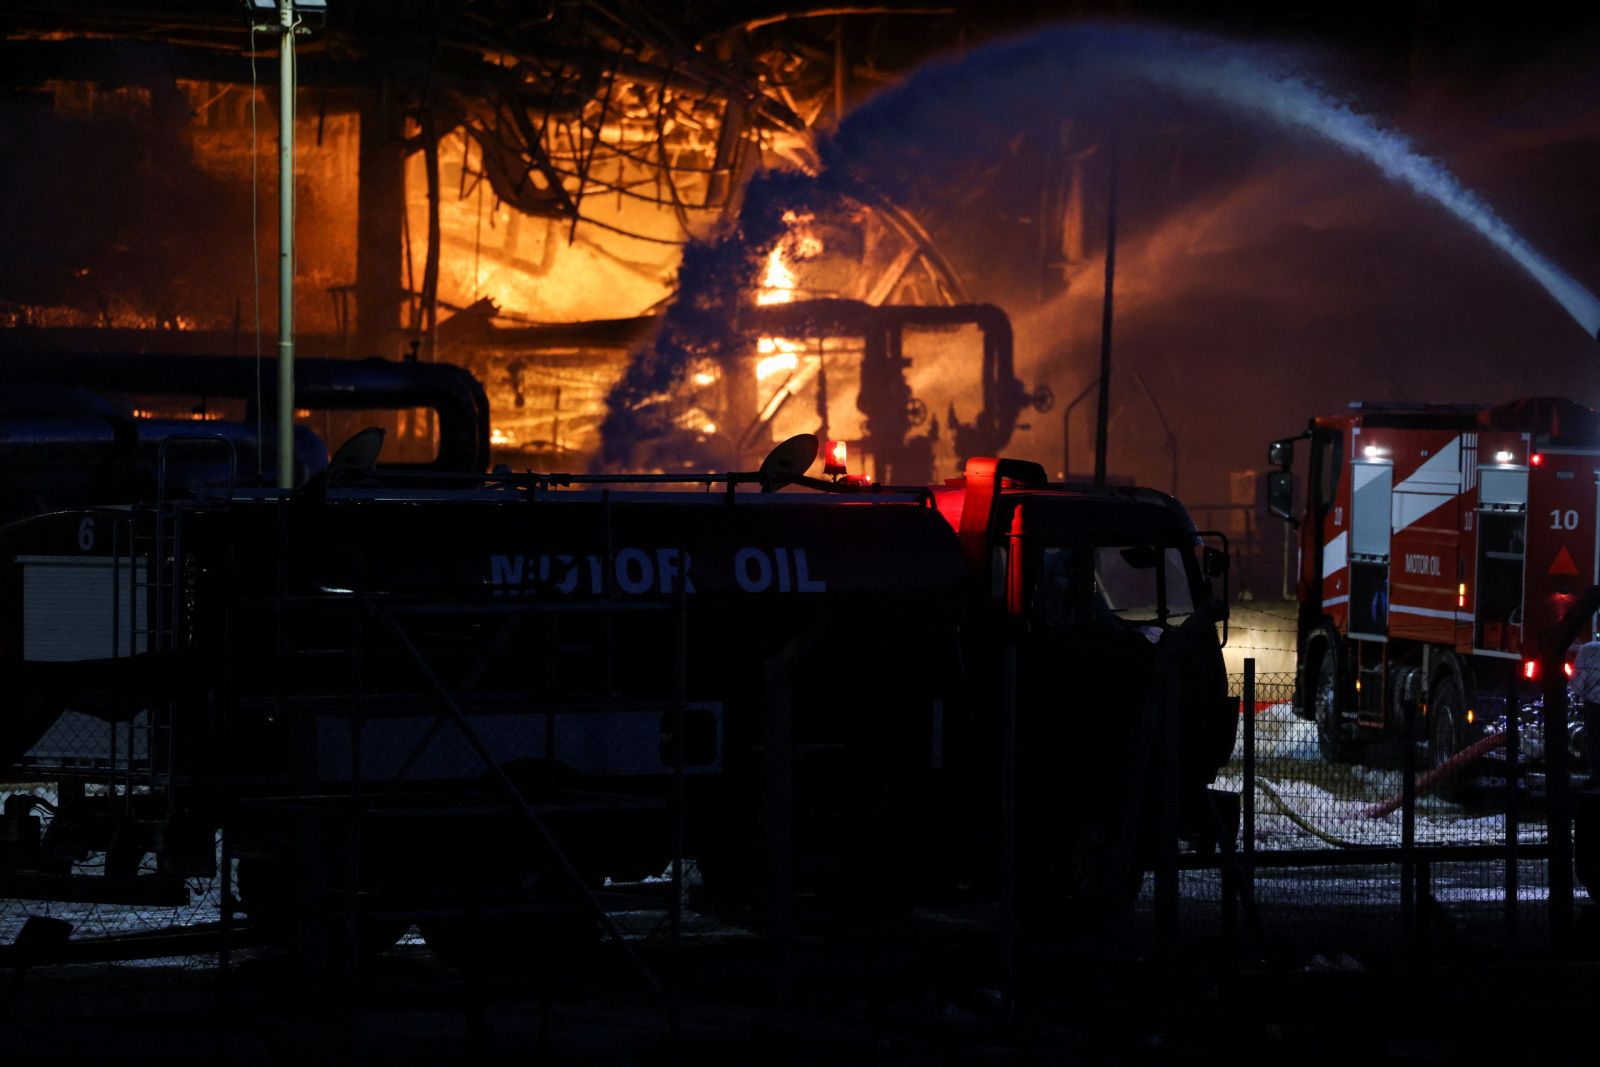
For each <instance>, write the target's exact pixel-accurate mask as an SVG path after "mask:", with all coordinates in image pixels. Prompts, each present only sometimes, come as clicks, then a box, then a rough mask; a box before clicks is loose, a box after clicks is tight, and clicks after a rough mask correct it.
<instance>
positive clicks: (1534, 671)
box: [1522, 659, 1539, 682]
mask: <svg viewBox="0 0 1600 1067" xmlns="http://www.w3.org/2000/svg"><path fill="white" fill-rule="evenodd" d="M1522 676H1523V677H1524V678H1526V679H1528V681H1530V682H1531V681H1533V680H1534V679H1535V678H1537V677H1539V661H1538V660H1536V659H1525V660H1523V661H1522Z"/></svg>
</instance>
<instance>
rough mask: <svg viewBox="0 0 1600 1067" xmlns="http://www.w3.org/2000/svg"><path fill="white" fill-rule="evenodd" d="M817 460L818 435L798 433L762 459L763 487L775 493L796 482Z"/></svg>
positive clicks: (761, 475) (761, 474)
mask: <svg viewBox="0 0 1600 1067" xmlns="http://www.w3.org/2000/svg"><path fill="white" fill-rule="evenodd" d="M816 461H817V435H816V434H811V433H797V434H795V435H794V436H793V437H791V438H789V439H788V440H787V441H784V442H783V443H782V444H780V445H778V446H777V447H775V448H774V449H773V450H772V451H771V452H768V453H767V458H766V459H764V460H762V461H761V471H760V477H761V488H762V489H763V490H765V491H766V492H769V493H773V492H776V491H777V490H779V489H782V488H783V487H784V486H786V485H788V484H790V483H791V482H794V481H795V480H796V479H798V478H800V477H801V476H802V475H804V474H805V472H806V471H808V470H810V469H811V465H812V464H813V463H815V462H816Z"/></svg>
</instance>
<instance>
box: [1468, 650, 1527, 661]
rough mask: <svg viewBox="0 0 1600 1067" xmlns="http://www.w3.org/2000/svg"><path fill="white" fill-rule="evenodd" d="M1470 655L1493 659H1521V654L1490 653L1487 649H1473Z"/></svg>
mask: <svg viewBox="0 0 1600 1067" xmlns="http://www.w3.org/2000/svg"><path fill="white" fill-rule="evenodd" d="M1472 654H1473V655H1474V656H1491V657H1493V658H1494V659H1521V658H1522V655H1521V653H1518V652H1491V651H1490V650H1489V649H1487V648H1475V649H1473V650H1472Z"/></svg>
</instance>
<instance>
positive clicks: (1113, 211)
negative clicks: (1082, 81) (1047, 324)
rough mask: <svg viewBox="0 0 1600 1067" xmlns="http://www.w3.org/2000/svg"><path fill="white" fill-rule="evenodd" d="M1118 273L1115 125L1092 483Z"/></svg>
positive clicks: (1105, 412)
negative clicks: (1113, 293)
mask: <svg viewBox="0 0 1600 1067" xmlns="http://www.w3.org/2000/svg"><path fill="white" fill-rule="evenodd" d="M1116 276H1117V128H1116V126H1112V127H1111V191H1110V193H1109V194H1108V195H1107V198H1106V294H1105V301H1104V303H1103V305H1102V307H1101V313H1100V403H1099V412H1098V416H1099V421H1098V422H1097V423H1096V425H1095V437H1094V484H1095V485H1105V484H1106V422H1107V421H1108V420H1109V418H1110V409H1111V294H1112V290H1113V288H1114V283H1115V281H1116Z"/></svg>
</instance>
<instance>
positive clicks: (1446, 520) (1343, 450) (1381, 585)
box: [1268, 398, 1600, 764]
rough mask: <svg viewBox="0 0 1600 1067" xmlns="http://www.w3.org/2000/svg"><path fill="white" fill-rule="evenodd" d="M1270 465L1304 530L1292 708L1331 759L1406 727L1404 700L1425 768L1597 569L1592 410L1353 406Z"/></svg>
mask: <svg viewBox="0 0 1600 1067" xmlns="http://www.w3.org/2000/svg"><path fill="white" fill-rule="evenodd" d="M1301 440H1305V441H1308V442H1309V444H1310V449H1309V451H1310V462H1309V468H1308V476H1307V479H1306V490H1305V493H1304V499H1303V501H1302V502H1301V504H1300V507H1299V508H1298V509H1297V508H1296V507H1295V506H1294V496H1295V494H1294V491H1293V475H1292V473H1291V468H1292V466H1293V463H1294V447H1295V443H1296V442H1297V441H1301ZM1269 462H1270V463H1271V465H1272V466H1273V467H1276V468H1277V469H1276V470H1274V471H1272V472H1271V473H1270V474H1269V475H1268V502H1269V506H1270V508H1271V510H1272V512H1273V513H1274V514H1276V515H1278V516H1280V517H1282V518H1284V519H1287V520H1288V521H1289V522H1291V523H1294V524H1295V525H1297V526H1298V527H1299V535H1300V567H1299V585H1298V589H1299V601H1300V609H1299V620H1298V631H1299V634H1298V645H1297V647H1298V650H1299V656H1298V676H1297V683H1298V692H1299V694H1300V699H1299V700H1297V701H1296V707H1297V710H1298V711H1299V712H1300V714H1301V715H1302V717H1304V718H1306V719H1314V720H1315V721H1316V723H1317V733H1318V738H1319V740H1320V743H1321V749H1322V753H1323V755H1324V756H1325V757H1326V758H1328V759H1330V760H1349V759H1354V758H1356V757H1357V756H1358V755H1360V754H1361V752H1362V750H1363V749H1364V747H1365V746H1366V744H1367V743H1368V742H1373V741H1378V740H1380V739H1386V738H1387V739H1392V738H1394V737H1396V736H1400V735H1399V731H1400V730H1402V729H1403V728H1404V727H1405V725H1406V723H1405V711H1404V709H1405V707H1406V706H1407V703H1408V702H1409V701H1412V700H1416V701H1420V702H1422V704H1423V706H1425V707H1426V709H1427V719H1426V722H1425V723H1423V724H1419V728H1418V734H1417V736H1418V737H1420V738H1423V739H1425V740H1426V742H1427V746H1428V751H1429V754H1430V757H1431V759H1432V761H1433V762H1434V763H1436V764H1437V763H1440V762H1443V761H1444V760H1446V759H1448V758H1449V757H1450V756H1451V755H1453V754H1454V753H1456V752H1458V751H1459V750H1461V749H1462V748H1463V747H1465V746H1466V745H1467V744H1468V743H1469V741H1471V740H1472V739H1473V737H1474V736H1475V735H1477V734H1478V733H1481V732H1482V730H1483V729H1484V728H1485V727H1486V726H1487V725H1488V724H1489V721H1490V720H1491V719H1492V718H1494V717H1496V716H1498V715H1500V714H1502V713H1503V712H1504V708H1505V702H1506V698H1505V694H1506V692H1507V688H1508V685H1510V684H1513V683H1514V682H1516V681H1519V680H1520V681H1522V682H1523V683H1524V684H1527V685H1528V686H1529V687H1530V689H1531V686H1532V684H1533V679H1534V678H1535V675H1536V672H1537V664H1536V662H1535V657H1536V655H1537V654H1538V652H1539V651H1540V642H1541V641H1542V640H1544V639H1545V635H1547V634H1548V633H1550V632H1552V631H1553V630H1554V628H1555V625H1556V622H1557V620H1558V619H1559V618H1560V617H1561V615H1562V613H1563V611H1564V610H1565V608H1566V606H1567V605H1568V604H1570V603H1571V601H1572V598H1573V597H1575V596H1576V595H1577V594H1578V593H1580V592H1582V591H1583V590H1584V589H1586V588H1587V587H1588V586H1589V585H1591V584H1593V583H1594V581H1595V578H1596V572H1597V569H1600V518H1597V508H1600V417H1597V416H1596V413H1595V412H1594V411H1592V410H1590V409H1589V408H1587V407H1584V406H1582V405H1580V404H1577V403H1575V402H1573V401H1570V400H1562V399H1551V398H1536V399H1527V400H1518V401H1514V402H1511V403H1507V404H1502V405H1499V406H1483V405H1466V404H1460V405H1458V404H1448V405H1445V404H1387V403H1378V404H1374V403H1355V404H1352V405H1350V408H1349V410H1347V411H1345V412H1343V413H1340V414H1337V415H1324V416H1318V417H1316V418H1313V419H1312V420H1311V423H1310V425H1309V426H1308V427H1307V428H1306V430H1305V432H1304V433H1302V434H1300V435H1299V436H1298V437H1291V438H1285V439H1282V440H1279V441H1274V442H1273V443H1272V445H1271V448H1270V452H1269ZM1424 698H1425V699H1424Z"/></svg>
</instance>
